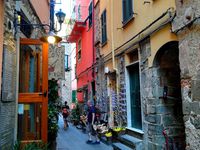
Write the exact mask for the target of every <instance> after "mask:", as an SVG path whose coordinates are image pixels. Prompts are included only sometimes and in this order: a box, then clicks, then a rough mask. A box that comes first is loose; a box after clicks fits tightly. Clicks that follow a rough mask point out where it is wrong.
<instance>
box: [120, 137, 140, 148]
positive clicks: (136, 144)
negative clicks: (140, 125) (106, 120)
mask: <svg viewBox="0 0 200 150" xmlns="http://www.w3.org/2000/svg"><path fill="white" fill-rule="evenodd" d="M119 141H120V142H121V143H123V144H125V145H127V146H128V147H131V148H135V149H136V150H141V149H142V140H141V139H138V138H135V137H133V136H131V135H128V134H125V135H121V136H120V137H119Z"/></svg>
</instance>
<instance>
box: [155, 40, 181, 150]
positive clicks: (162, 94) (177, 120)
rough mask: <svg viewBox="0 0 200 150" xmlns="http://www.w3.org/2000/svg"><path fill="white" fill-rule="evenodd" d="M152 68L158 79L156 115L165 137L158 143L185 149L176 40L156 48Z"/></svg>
mask: <svg viewBox="0 0 200 150" xmlns="http://www.w3.org/2000/svg"><path fill="white" fill-rule="evenodd" d="M153 68H154V69H155V72H156V73H157V79H158V85H156V87H155V89H156V91H155V92H157V93H156V95H157V96H158V97H157V98H158V99H159V100H158V103H157V104H156V115H157V116H160V118H161V121H160V127H161V128H162V129H163V137H165V140H164V139H163V141H165V142H161V143H159V144H161V145H163V146H165V144H166V143H168V148H169V149H178V150H179V149H180V150H182V149H185V127H184V122H183V111H182V98H181V84H180V67H179V49H178V42H176V41H172V42H168V43H166V44H164V45H163V46H162V47H161V48H160V49H159V50H158V52H157V54H156V56H155V60H154V66H153ZM165 133H166V136H164V134H165ZM155 142H156V143H158V141H155Z"/></svg>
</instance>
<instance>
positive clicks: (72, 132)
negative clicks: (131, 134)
mask: <svg viewBox="0 0 200 150" xmlns="http://www.w3.org/2000/svg"><path fill="white" fill-rule="evenodd" d="M58 124H59V131H58V137H57V150H112V147H111V146H108V145H106V144H104V143H102V142H101V144H96V145H92V144H86V141H87V139H88V135H87V134H85V133H83V132H82V131H81V130H78V129H77V128H76V127H75V126H73V125H70V126H69V128H68V129H67V130H64V129H63V120H62V118H61V117H59V121H58Z"/></svg>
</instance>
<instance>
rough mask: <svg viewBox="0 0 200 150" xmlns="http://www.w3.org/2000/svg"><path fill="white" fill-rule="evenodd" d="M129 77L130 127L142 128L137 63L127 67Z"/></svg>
mask: <svg viewBox="0 0 200 150" xmlns="http://www.w3.org/2000/svg"><path fill="white" fill-rule="evenodd" d="M128 69H129V77H130V100H131V103H130V104H131V127H133V128H136V129H142V118H141V102H140V79H139V65H138V64H137V65H134V66H131V67H129V68H128Z"/></svg>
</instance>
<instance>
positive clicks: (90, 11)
mask: <svg viewBox="0 0 200 150" xmlns="http://www.w3.org/2000/svg"><path fill="white" fill-rule="evenodd" d="M88 11H89V15H88V17H89V18H88V19H89V27H91V25H92V2H91V3H90V5H89V10H88Z"/></svg>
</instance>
